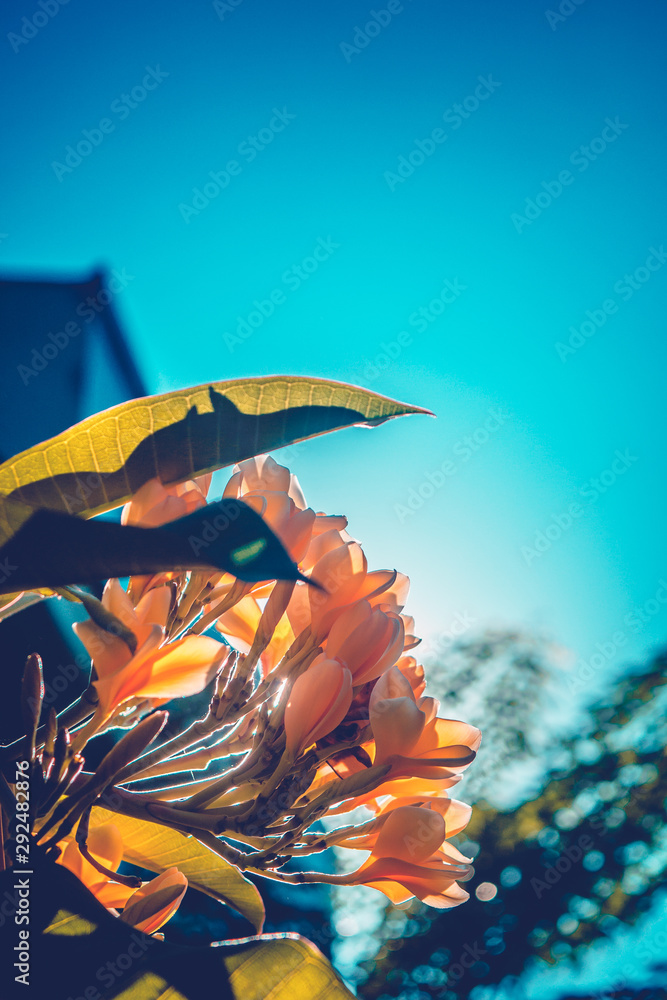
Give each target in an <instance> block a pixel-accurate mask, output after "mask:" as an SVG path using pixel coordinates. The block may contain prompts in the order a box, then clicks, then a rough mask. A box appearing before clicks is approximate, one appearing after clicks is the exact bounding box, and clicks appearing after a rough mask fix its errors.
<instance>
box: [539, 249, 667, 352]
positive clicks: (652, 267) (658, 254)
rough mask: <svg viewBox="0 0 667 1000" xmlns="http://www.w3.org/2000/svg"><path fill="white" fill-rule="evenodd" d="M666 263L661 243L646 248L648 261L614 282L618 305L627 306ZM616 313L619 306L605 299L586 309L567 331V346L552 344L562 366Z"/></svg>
mask: <svg viewBox="0 0 667 1000" xmlns="http://www.w3.org/2000/svg"><path fill="white" fill-rule="evenodd" d="M666 261H667V253H665V248H664V247H663V245H662V243H661V244H660V246H659V247H649V252H648V257H647V258H646V260H645V261H644V263H643V264H640V265H639V267H636V268H635V269H634V271H632V272H631V273H630V274H628V273H626V274H624V275H623V277H622V278H619V279H618V281H615V282H614V286H613V291H614V293H615V294H616V295H617V296H618V297H619V298H620V300H621V302H629V301H630V299H631V298H632V297H633V295H634V294H635V292H639V291H640V290H641V289H642V288H644V286H645V285H646V283H647V282H648V281H650V280H651V278H652V277H653V275H654V274H655V272H656V271H659V270H660V269H661V268H662V266H663V265H664V264H665V262H666ZM618 309H619V302H618V301H617V300H616V299H612V298H609V299H605V300H604V302H603V303H602V304H601V305H600V307H599V308H598V309H587V310H586V313H585V315H586V319H585V320H584V321H583V322H582V323H581V324H580V325H579V326H571V327H570V328H569V331H568V332H569V334H570V336H569V337H568V339H567V342H566V343H563V342H562V341H561V340H558V341H556V343H555V344H554V347H555V348H556V353H557V354H558V357H559V358H560V360H561V361H562V362H563V363H565V362H566V361H567V360H568V358H569V357H571V356H572V355H573V354H576V353H577V351H579V350H580V349H581V348H582V347H583V346H584V344H586V343H587V342H588V341H589V340H590V339H591V337H594V336H595V334H596V333H597V332H598V330H600V329H601V328H602V327H603V326H604V325H605V323H606V322H607V320H608V319H609V317H610V316H613V315H615V313H617V312H618Z"/></svg>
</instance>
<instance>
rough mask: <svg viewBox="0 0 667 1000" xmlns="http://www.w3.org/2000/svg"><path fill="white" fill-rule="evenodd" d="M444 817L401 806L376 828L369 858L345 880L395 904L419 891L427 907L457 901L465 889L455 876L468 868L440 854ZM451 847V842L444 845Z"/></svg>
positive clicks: (465, 873) (465, 895)
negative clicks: (382, 895)
mask: <svg viewBox="0 0 667 1000" xmlns="http://www.w3.org/2000/svg"><path fill="white" fill-rule="evenodd" d="M445 836H446V826H445V821H444V818H443V817H442V816H441V815H440V814H439V813H438V812H435V811H433V810H425V809H420V808H418V807H415V806H401V807H398V808H397V809H395V810H394V811H393V812H391V813H390V814H389V816H388V817H387V819H386V820H385V822H384V823H383V824H382V826H381V827H380V831H379V833H378V835H377V838H376V840H375V844H374V845H373V849H372V852H371V856H370V858H369V859H368V860H367V861H366V862H365V863H364V864H363V865H362V866H361V867H360V868H359V869H358V870H357V871H356V872H353V873H352V874H351V875H349V876H348V877H347V879H346V880H345V881H346V884H348V885H369V886H371V887H372V888H374V889H379V891H380V892H383V893H384V894H385V895H386V896H388V897H389V899H391V901H392V902H394V903H403V902H406V901H407V900H408V899H410V897H411V896H417V897H418V898H419V899H421V900H422V902H424V903H427V904H428V905H429V906H434V907H437V908H444V907H449V906H457V905H458V904H459V903H462V902H464V901H465V900H466V899H468V893H467V892H466V891H465V890H464V889H462V888H461V887H460V886H459V885H457V882H456V880H457V879H464V878H469V877H470V874H471V869H470V867H469V866H468V865H467V864H466V863H465V861H466V860H467V859H464V858H463V855H460V854H459V852H458V851H456V849H455V848H453V851H454V852H455V853H456V854H457V855H459V857H460V858H461V859H463V862H464V863H456V864H451V863H449V861H447V860H444V859H443V855H442V848H443V844H444V840H445ZM447 847H448V848H450V849H451V845H447Z"/></svg>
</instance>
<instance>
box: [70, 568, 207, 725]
mask: <svg viewBox="0 0 667 1000" xmlns="http://www.w3.org/2000/svg"><path fill="white" fill-rule="evenodd" d="M163 595H164V596H163ZM168 596H169V591H168V589H167V588H166V587H160V588H156V589H154V590H151V591H148V592H147V593H146V594H145V595H144V597H142V599H141V601H140V602H139V604H138V605H137V608H136V611H135V610H134V609H133V608H132V606H131V602H130V600H129V598H128V597H127V594H125V592H124V591H123V589H122V587H121V586H120V584H119V582H118V581H117V580H110V581H109V583H108V584H107V586H106V587H105V590H104V594H103V595H102V604H103V605H104V606H105V607H106V608H107V610H109V611H111V612H112V614H115V615H116V616H117V617H118V618H120V619H121V621H123V623H124V624H125V625H127V626H128V627H129V628H130V629H131V630H132V632H133V633H134V635H135V637H136V639H137V650H136V652H135V653H134V655H132V653H131V652H130V649H129V647H128V646H127V645H126V643H125V642H124V641H123V640H122V639H120V638H118V637H117V636H114V635H111V634H110V633H109V632H106V631H105V630H104V629H102V628H100V627H99V626H98V625H96V624H95V623H94V622H92V621H85V622H77V623H76V624H75V625H74V626H73V628H74V631H75V632H76V634H77V636H78V637H79V639H80V640H81V641H82V643H83V644H84V646H85V647H86V649H87V650H88V652H89V653H90V656H91V659H92V661H93V665H94V667H95V671H96V673H97V679H96V680H95V681H94V685H95V688H96V690H97V693H98V698H99V706H98V709H97V712H96V717H97V719H98V721H102V720H103V719H105V718H107V717H108V716H109V715H111V713H112V712H113V711H114V710H115V709H116V708H117V707H118V706H119V705H121V704H122V703H123V702H124V701H127V700H128V699H129V698H150V699H153V700H154V703H155V705H156V706H157V705H162V704H164V702H166V701H169V700H171V699H172V698H185V697H188V696H189V695H192V694H198V693H199V691H202V690H203V688H205V687H206V685H207V684H208V683H209V682H210V681H211V680H212V679H213V677H214V676H215V674H216V673H217V670H218V667H219V665H220V662H221V660H222V658H223V656H224V655H225V654H226V647H224V646H223V645H222V644H221V643H219V642H216V640H215V639H210V638H208V637H206V636H188V637H186V638H185V639H179V640H178V641H177V642H172V643H169V644H168V645H166V646H160V643H161V642H162V640H163V637H164V628H163V627H162V625H161V624H158V623H154V624H151V621H150V618H151V617H152V618H153V619H154V618H158V619H159V620H160V621H161V622H164V621H165V620H166V613H167V612H168V610H169V604H168V601H167V598H168ZM147 618H148V619H149V620H146V619H147Z"/></svg>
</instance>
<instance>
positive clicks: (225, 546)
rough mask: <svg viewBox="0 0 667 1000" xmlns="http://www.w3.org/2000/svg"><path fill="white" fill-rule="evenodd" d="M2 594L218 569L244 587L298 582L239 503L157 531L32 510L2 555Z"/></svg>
mask: <svg viewBox="0 0 667 1000" xmlns="http://www.w3.org/2000/svg"><path fill="white" fill-rule="evenodd" d="M0 564H3V565H5V566H6V567H7V570H8V572H7V573H6V575H5V579H4V581H2V582H0V594H2V593H9V592H12V593H13V592H15V591H19V590H34V589H37V588H40V587H62V586H66V585H67V584H71V583H93V582H95V581H96V580H102V579H106V578H107V577H123V576H130V575H131V574H135V573H160V572H170V571H172V570H185V569H202V568H204V569H211V568H214V569H218V570H224V571H225V572H226V573H231V574H233V575H234V576H237V577H239V578H240V579H242V580H246V581H248V582H253V583H254V582H257V581H259V580H274V579H276V580H301V579H305V577H303V576H302V575H301V573H300V572H299V570H298V568H297V567H296V565H295V564H294V563H293V562H292V560H291V558H290V556H289V555H288V553H287V552H286V551H285V549H284V547H283V545H282V542H281V541H280V540H279V539H278V538H277V537H276V535H274V533H273V532H272V531H271V529H270V528H269V526H268V525H267V524H266V522H265V521H264V520H263V519H262V518H261V517H260V516H259V514H257V513H256V512H255V511H254V510H253V509H252V508H251V507H249V506H248V505H247V504H245V503H243V501H241V500H233V499H224V500H219V501H218V502H217V503H212V504H208V505H207V506H206V507H201V508H200V509H199V510H196V511H194V512H193V513H192V514H188V515H187V516H186V517H182V518H179V519H178V520H177V521H171V522H170V523H169V524H165V525H163V526H162V527H160V528H137V527H133V526H131V525H120V524H116V523H114V522H111V521H101V520H93V521H84V520H83V519H82V518H80V517H75V516H73V515H71V514H63V513H60V512H59V511H53V510H46V509H43V510H38V511H35V512H34V513H33V514H32V516H31V517H29V518H28V520H27V521H26V522H25V523H24V524H23V525H22V526H21V527H20V528H19V530H18V531H17V532H16V534H15V535H13V536H12V537H11V538H10V539H9V541H7V542H6V543H5V544H4V545H3V546H2V548H0Z"/></svg>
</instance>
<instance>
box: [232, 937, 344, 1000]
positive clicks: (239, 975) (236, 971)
mask: <svg viewBox="0 0 667 1000" xmlns="http://www.w3.org/2000/svg"><path fill="white" fill-rule="evenodd" d="M219 947H221V948H222V949H223V954H224V955H225V965H226V966H227V972H228V973H229V981H230V983H231V986H232V989H233V991H234V995H235V996H236V997H238V998H239V1000H241V997H242V998H243V1000H348V998H350V997H352V993H350V991H349V990H348V989H346V987H345V986H344V985H343V983H342V982H341V980H340V979H339V978H338V976H337V975H336V973H335V972H334V971H333V969H332V968H331V966H330V964H329V963H328V962H327V960H326V958H325V957H324V955H323V954H322V952H321V951H320V950H319V949H318V948H316V947H315V945H314V944H311V943H310V941H306V940H305V939H304V938H302V937H299V936H298V935H297V934H284V935H283V934H275V935H269V934H266V935H264V937H263V939H262V940H258V941H257V943H254V944H248V945H247V946H246V947H244V948H243V949H239V951H238V952H237V953H236V954H231V955H227V954H225V952H226V951H227V948H228V947H229V949H230V951H233V947H234V945H233V942H232V943H231V945H230V946H227V945H224V944H222V945H220V946H219Z"/></svg>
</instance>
